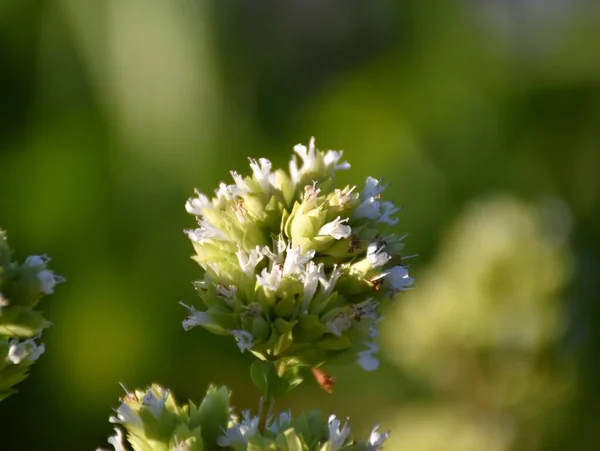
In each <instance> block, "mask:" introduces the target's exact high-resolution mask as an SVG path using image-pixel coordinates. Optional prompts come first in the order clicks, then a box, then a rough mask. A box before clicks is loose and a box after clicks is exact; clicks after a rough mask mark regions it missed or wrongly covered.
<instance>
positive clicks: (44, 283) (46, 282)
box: [37, 269, 62, 294]
mask: <svg viewBox="0 0 600 451" xmlns="http://www.w3.org/2000/svg"><path fill="white" fill-rule="evenodd" d="M37 279H38V281H39V282H40V291H41V292H42V293H44V294H52V293H54V286H55V285H56V284H57V283H58V282H60V281H62V279H61V278H57V277H56V276H55V275H54V273H53V272H52V271H50V270H49V269H42V270H41V271H40V272H38V273H37Z"/></svg>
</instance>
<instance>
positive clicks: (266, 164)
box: [248, 158, 273, 193]
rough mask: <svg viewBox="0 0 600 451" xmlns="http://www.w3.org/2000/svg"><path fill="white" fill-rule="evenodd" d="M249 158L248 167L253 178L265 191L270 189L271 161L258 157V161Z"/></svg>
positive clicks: (271, 177) (271, 176)
mask: <svg viewBox="0 0 600 451" xmlns="http://www.w3.org/2000/svg"><path fill="white" fill-rule="evenodd" d="M248 160H250V168H252V172H253V173H254V180H256V182H257V183H258V184H259V185H260V187H261V188H262V190H263V191H264V192H265V193H268V192H269V191H270V189H271V182H272V179H273V175H272V174H271V162H270V161H269V160H267V159H266V158H259V159H258V162H257V161H256V160H254V159H252V158H248Z"/></svg>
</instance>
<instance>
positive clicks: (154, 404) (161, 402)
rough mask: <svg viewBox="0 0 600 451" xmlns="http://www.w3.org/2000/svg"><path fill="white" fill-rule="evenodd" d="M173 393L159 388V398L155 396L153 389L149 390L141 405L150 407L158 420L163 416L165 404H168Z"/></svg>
mask: <svg viewBox="0 0 600 451" xmlns="http://www.w3.org/2000/svg"><path fill="white" fill-rule="evenodd" d="M170 392H171V391H170V390H168V389H163V388H160V387H159V397H157V396H156V395H155V394H154V391H152V389H151V388H149V389H148V391H147V392H146V394H145V395H144V397H143V398H142V400H141V403H142V404H143V405H144V406H146V407H148V408H149V409H150V411H151V412H152V415H154V417H155V418H156V419H157V420H158V419H160V416H161V415H162V411H163V408H164V406H165V403H166V402H167V398H168V397H169V393H170Z"/></svg>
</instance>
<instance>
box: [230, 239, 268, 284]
mask: <svg viewBox="0 0 600 451" xmlns="http://www.w3.org/2000/svg"><path fill="white" fill-rule="evenodd" d="M235 255H237V258H238V262H239V264H240V268H241V269H242V271H243V272H244V273H245V274H246V275H247V276H249V277H251V276H252V275H253V274H254V268H256V265H257V264H258V262H259V261H261V260H262V259H263V255H262V253H261V251H260V248H259V247H258V246H257V247H256V249H252V250H251V251H250V253H246V252H245V251H244V250H243V249H242V248H241V247H238V251H237V252H236V253H235Z"/></svg>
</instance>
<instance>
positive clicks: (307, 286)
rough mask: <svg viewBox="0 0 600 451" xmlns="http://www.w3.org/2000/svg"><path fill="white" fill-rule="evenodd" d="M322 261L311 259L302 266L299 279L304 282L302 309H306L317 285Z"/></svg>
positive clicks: (321, 269) (320, 274)
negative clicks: (302, 270)
mask: <svg viewBox="0 0 600 451" xmlns="http://www.w3.org/2000/svg"><path fill="white" fill-rule="evenodd" d="M323 275H324V273H323V263H320V264H318V265H317V264H316V263H315V262H313V261H311V262H308V264H307V265H306V266H305V267H304V272H303V273H302V274H301V275H300V280H301V281H302V283H303V284H304V295H303V298H302V310H306V309H307V308H308V306H309V305H310V301H311V300H312V298H313V296H314V295H315V293H316V291H317V288H318V286H319V280H320V279H321V278H322V277H323Z"/></svg>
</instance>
